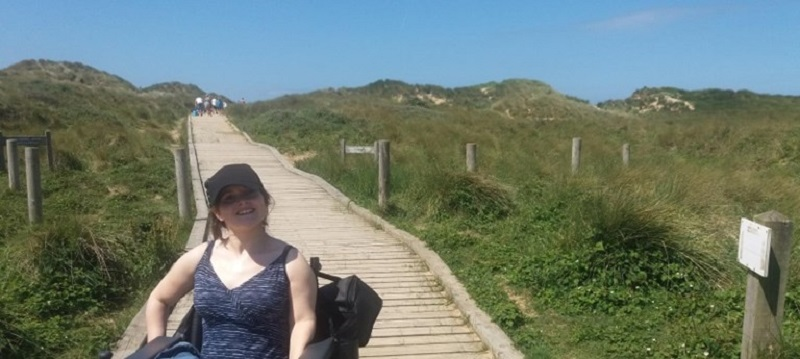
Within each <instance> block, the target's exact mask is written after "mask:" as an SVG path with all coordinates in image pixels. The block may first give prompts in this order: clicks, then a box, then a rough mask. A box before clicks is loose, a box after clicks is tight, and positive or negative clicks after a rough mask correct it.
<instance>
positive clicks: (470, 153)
mask: <svg viewBox="0 0 800 359" xmlns="http://www.w3.org/2000/svg"><path fill="white" fill-rule="evenodd" d="M477 147H478V145H476V144H474V143H468V144H467V172H475V168H476V166H477V159H476V157H477V152H478V149H477Z"/></svg>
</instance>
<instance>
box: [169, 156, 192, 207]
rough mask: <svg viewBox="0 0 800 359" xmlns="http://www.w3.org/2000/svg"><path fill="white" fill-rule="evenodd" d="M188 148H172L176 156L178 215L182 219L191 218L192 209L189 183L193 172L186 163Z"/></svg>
mask: <svg viewBox="0 0 800 359" xmlns="http://www.w3.org/2000/svg"><path fill="white" fill-rule="evenodd" d="M187 153H188V152H187V151H186V148H181V147H175V148H173V149H172V157H174V158H175V184H176V187H177V195H178V215H179V216H180V218H181V219H183V220H186V219H187V218H189V214H190V212H191V210H190V209H189V203H190V202H189V201H190V199H189V195H190V193H189V190H188V187H189V184H190V183H191V180H192V178H191V174H190V172H189V171H188V167H187V165H186V160H187Z"/></svg>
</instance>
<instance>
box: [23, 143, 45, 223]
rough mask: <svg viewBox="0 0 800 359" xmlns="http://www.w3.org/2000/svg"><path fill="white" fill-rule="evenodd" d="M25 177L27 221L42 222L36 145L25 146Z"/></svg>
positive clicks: (40, 184)
mask: <svg viewBox="0 0 800 359" xmlns="http://www.w3.org/2000/svg"><path fill="white" fill-rule="evenodd" d="M25 179H26V183H27V185H28V222H30V223H31V224H36V223H42V177H41V171H40V170H39V148H38V147H25Z"/></svg>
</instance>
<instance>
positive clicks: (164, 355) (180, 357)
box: [153, 342, 200, 359]
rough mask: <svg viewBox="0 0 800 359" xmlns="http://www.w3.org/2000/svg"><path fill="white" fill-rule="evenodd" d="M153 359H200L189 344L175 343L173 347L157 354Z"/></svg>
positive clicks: (195, 350) (198, 354)
mask: <svg viewBox="0 0 800 359" xmlns="http://www.w3.org/2000/svg"><path fill="white" fill-rule="evenodd" d="M153 359H200V353H198V352H197V349H196V348H195V347H194V345H192V343H189V342H177V343H175V344H174V345H173V346H171V347H169V348H167V349H166V350H164V351H163V352H161V353H158V355H156V357H155V358H153Z"/></svg>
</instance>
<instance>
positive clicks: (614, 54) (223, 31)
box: [0, 0, 800, 103]
mask: <svg viewBox="0 0 800 359" xmlns="http://www.w3.org/2000/svg"><path fill="white" fill-rule="evenodd" d="M0 5H2V11H0V68H6V67H8V66H10V65H12V64H14V63H16V62H18V61H21V60H24V59H49V60H64V61H79V62H82V63H84V64H86V65H89V66H92V67H95V68H97V69H99V70H102V71H106V72H109V73H112V74H115V75H118V76H121V77H123V78H125V79H126V80H128V81H130V82H132V83H133V84H134V85H136V86H141V87H145V86H149V85H152V84H155V83H159V82H167V81H180V82H184V83H193V84H196V85H198V86H200V87H201V88H202V89H203V90H205V91H208V92H218V93H221V94H224V95H226V96H228V97H230V98H233V99H240V98H243V97H244V98H246V99H247V100H248V101H251V100H262V99H269V98H274V97H277V96H280V95H284V94H289V93H304V92H310V91H314V90H317V89H321V88H327V87H356V86H363V85H366V84H368V83H370V82H373V81H376V80H380V79H394V80H401V81H405V82H408V83H418V84H435V85H441V86H446V87H459V86H471V85H476V84H480V83H485V82H489V81H502V80H504V79H508V78H526V79H533V80H539V81H543V82H546V83H548V84H550V85H551V86H553V87H554V88H555V89H556V90H557V91H559V92H561V93H564V94H567V95H571V96H575V97H579V98H583V99H586V100H589V101H591V102H593V103H596V102H598V101H604V100H608V99H619V98H625V97H628V96H629V95H630V94H631V93H632V92H633V91H634V90H635V89H637V88H641V87H644V86H675V87H680V88H684V89H688V90H695V89H703V88H723V89H733V90H739V89H749V90H751V91H755V92H758V93H768V94H783V95H800V1H796V0H787V1H780V0H775V1H769V0H761V1H746V0H741V1H737V0H729V1H721V0H693V1H688V0H687V1H679V0H675V1H655V0H652V1H651V0H637V1H632V0H613V1H612V0H607V1H590V0H581V1H577V0H561V1H542V0H540V1H533V0H528V1H522V0H520V1H503V0H498V1H472V0H459V1H435V0H428V1H419V0H402V1H401V0H395V1H388V0H387V1H380V0H370V1H367V0H363V1H351V0H339V1H302V0H294V1H290V0H285V1H276V0H269V1H268V0H263V1H255V0H253V1H245V0H241V1H203V0H195V1H178V0H173V1H155V0H152V1H112V0H105V1H99V0H91V1H90V0H86V1H54V0H37V1H29V0H3V1H2V2H1V3H0Z"/></svg>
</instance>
